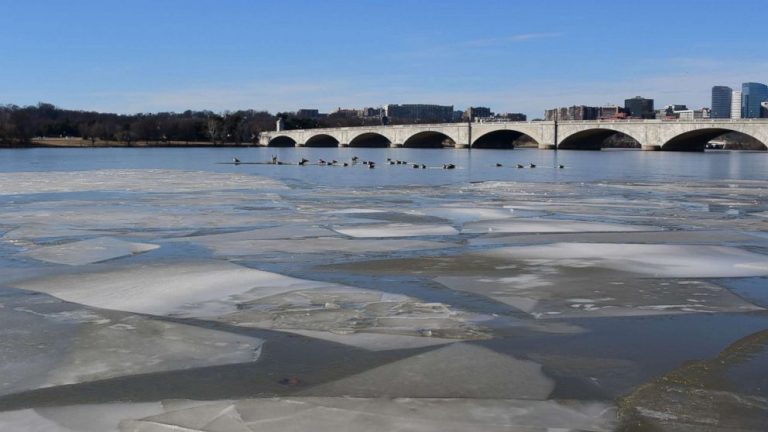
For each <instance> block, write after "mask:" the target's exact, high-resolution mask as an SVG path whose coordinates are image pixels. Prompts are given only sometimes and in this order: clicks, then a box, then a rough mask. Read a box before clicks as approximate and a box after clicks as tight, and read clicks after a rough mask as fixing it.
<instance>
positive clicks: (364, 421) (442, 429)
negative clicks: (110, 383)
mask: <svg viewBox="0 0 768 432" xmlns="http://www.w3.org/2000/svg"><path fill="white" fill-rule="evenodd" d="M615 423H616V421H615V409H614V408H612V407H611V406H610V405H607V404H604V403H599V402H579V401H573V400H566V401H532V400H515V399H487V398H485V399H459V398H453V399H442V398H419V399H416V398H395V399H384V398H352V397H343V398H337V397H283V398H263V399H242V400H223V401H208V402H203V401H188V400H173V401H164V402H162V403H158V402H153V403H123V404H104V405H75V406H62V407H51V408H36V409H26V410H20V411H9V412H0V429H3V430H9V431H10V430H34V431H35V432H172V431H175V432H178V431H187V432H278V431H279V432H283V431H315V432H327V431H340V430H352V431H363V430H364V431H369V432H391V431H409V432H466V431H470V430H471V431H480V430H482V431H487V432H502V431H503V432H509V431H518V432H546V431H550V432H554V431H557V432H576V431H592V432H607V431H611V430H613V428H614V427H615Z"/></svg>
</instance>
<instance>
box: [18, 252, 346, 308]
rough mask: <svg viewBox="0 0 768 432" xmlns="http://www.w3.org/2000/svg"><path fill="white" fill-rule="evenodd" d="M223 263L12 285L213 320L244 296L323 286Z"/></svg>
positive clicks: (167, 266)
mask: <svg viewBox="0 0 768 432" xmlns="http://www.w3.org/2000/svg"><path fill="white" fill-rule="evenodd" d="M329 285H332V284H326V283H321V282H314V281H307V280H303V279H296V278H291V277H287V276H283V275H279V274H276V273H270V272H265V271H260V270H254V269H250V268H247V267H242V266H239V265H236V264H231V263H227V262H223V261H198V262H190V263H168V264H152V265H146V264H144V265H134V266H130V267H125V268H117V269H114V270H107V271H103V272H89V273H84V274H75V275H60V276H52V277H44V278H41V279H33V280H28V281H24V282H18V283H16V285H15V286H16V287H18V288H21V289H26V290H31V291H39V292H44V293H47V294H50V295H53V296H55V297H58V298H60V299H63V300H66V301H70V302H73V303H80V304H84V305H88V306H92V307H98V308H104V309H114V310H120V311H128V312H136V313H144V314H152V315H175V316H195V317H202V316H215V315H219V314H221V313H226V312H231V311H232V310H234V309H236V305H235V303H236V302H237V301H236V300H233V299H232V297H233V296H237V295H240V294H244V293H246V292H248V291H252V290H253V291H252V292H251V294H250V297H249V298H258V297H266V296H270V295H274V294H278V293H283V292H288V291H294V290H298V289H307V288H315V287H322V286H329Z"/></svg>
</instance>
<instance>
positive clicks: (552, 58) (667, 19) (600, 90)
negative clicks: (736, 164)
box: [0, 0, 768, 117]
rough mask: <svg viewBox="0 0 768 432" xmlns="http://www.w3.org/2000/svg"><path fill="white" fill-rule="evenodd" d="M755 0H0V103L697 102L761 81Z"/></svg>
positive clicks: (108, 107) (763, 38) (766, 67)
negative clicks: (722, 89)
mask: <svg viewBox="0 0 768 432" xmlns="http://www.w3.org/2000/svg"><path fill="white" fill-rule="evenodd" d="M767 18H768V2H766V1H765V0H733V1H725V0H720V1H712V0H665V1H656V0H645V1H633V0H623V1H616V0H612V1H597V0H567V1H566V0H562V1H561V0H551V1H544V0H541V1H525V2H524V1H516V0H506V1H504V0H500V1H496V0H485V1H482V2H470V1H467V0H463V1H453V0H442V1H432V0H411V1H400V0H388V1H379V0H367V1H366V0H355V1H353V0H348V1H341V0H314V1H310V0H281V1H276V0H271V1H256V0H252V1H246V0H219V1H207V0H205V1H204V0H185V1H181V0H154V1H143V0H142V1H131V0H124V1H117V0H100V1H96V0H72V1H65V0H61V1H52V0H51V1H42V0H25V1H18V0H0V104H8V103H13V104H17V105H29V104H36V103H37V102H41V101H43V102H50V103H53V104H56V105H58V106H61V107H65V108H74V109H87V110H100V111H111V112H119V113H136V112H156V111H183V110H185V109H211V110H214V111H222V110H226V109H230V110H234V109H247V108H253V109H264V110H269V111H271V112H277V111H293V110H296V109H298V108H319V109H321V110H322V111H330V110H332V109H335V108H336V107H350V108H354V107H364V106H380V105H383V104H387V103H439V104H452V105H454V106H455V107H456V108H457V109H464V108H465V107H467V106H470V105H474V106H490V107H491V108H492V109H494V110H495V111H497V112H506V111H508V112H524V113H526V114H528V115H529V116H532V117H537V116H541V113H542V111H543V110H544V109H545V108H548V107H553V106H557V105H571V104H588V105H590V104H591V105H597V104H604V103H615V104H619V105H621V104H623V100H624V99H625V98H627V97H633V96H636V95H642V96H646V97H652V98H654V99H655V100H656V104H657V106H659V105H665V104H671V103H683V104H688V105H689V107H696V108H698V107H701V106H708V105H709V95H710V93H709V92H710V88H711V86H712V85H730V86H732V87H735V86H739V85H740V83H741V82H743V81H758V82H766V81H768V55H767V54H768V52H767V51H768V30H766V29H767V28H768V26H767V25H766V22H767Z"/></svg>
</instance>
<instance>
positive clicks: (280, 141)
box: [267, 135, 296, 147]
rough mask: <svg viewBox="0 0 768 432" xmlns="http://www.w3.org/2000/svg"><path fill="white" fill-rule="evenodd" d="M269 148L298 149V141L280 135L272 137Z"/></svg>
mask: <svg viewBox="0 0 768 432" xmlns="http://www.w3.org/2000/svg"><path fill="white" fill-rule="evenodd" d="M267 146H268V147H296V140H295V139H293V138H291V137H289V136H287V135H278V136H276V137H272V139H270V140H269V143H268V144H267Z"/></svg>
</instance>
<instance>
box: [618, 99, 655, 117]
mask: <svg viewBox="0 0 768 432" xmlns="http://www.w3.org/2000/svg"><path fill="white" fill-rule="evenodd" d="M624 108H625V109H626V110H627V111H629V115H630V116H632V117H635V118H643V119H652V118H655V117H656V113H655V112H654V110H653V99H646V98H644V97H640V96H635V97H633V98H632V99H625V100H624Z"/></svg>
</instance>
